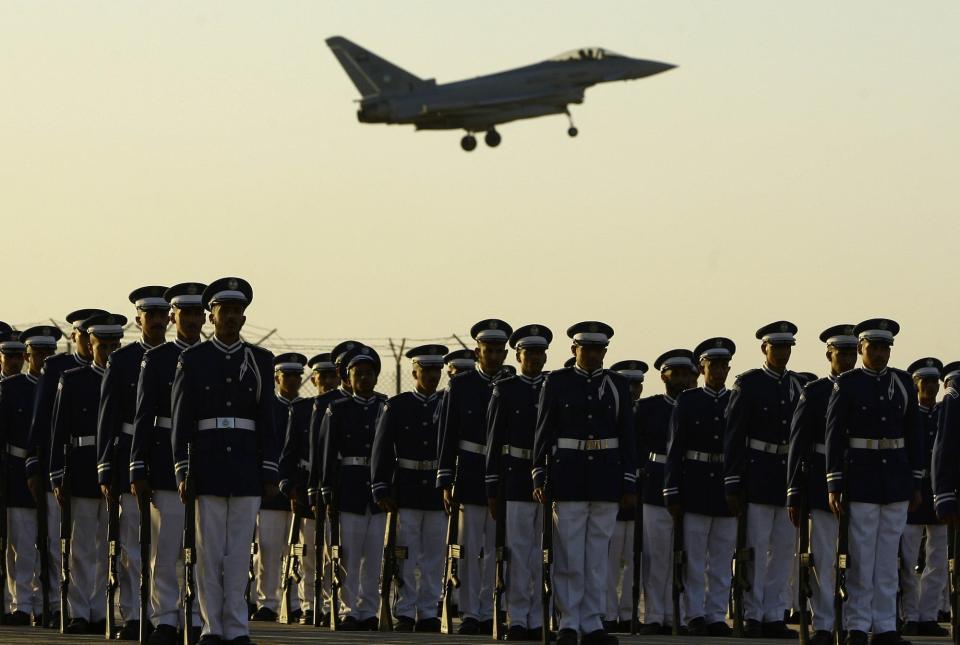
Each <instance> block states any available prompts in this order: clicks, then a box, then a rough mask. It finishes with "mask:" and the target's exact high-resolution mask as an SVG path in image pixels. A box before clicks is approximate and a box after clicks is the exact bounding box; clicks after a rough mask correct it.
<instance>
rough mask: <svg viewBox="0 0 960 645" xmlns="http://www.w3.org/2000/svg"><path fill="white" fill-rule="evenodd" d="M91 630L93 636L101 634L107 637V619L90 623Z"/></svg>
mask: <svg viewBox="0 0 960 645" xmlns="http://www.w3.org/2000/svg"><path fill="white" fill-rule="evenodd" d="M89 629H90V633H91V634H100V635H101V636H105V635H106V633H107V619H106V618H104V619H102V620H95V621H93V622H92V623H90V625H89ZM111 636H112V634H111Z"/></svg>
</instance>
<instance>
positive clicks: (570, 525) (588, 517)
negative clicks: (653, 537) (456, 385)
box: [553, 502, 617, 634]
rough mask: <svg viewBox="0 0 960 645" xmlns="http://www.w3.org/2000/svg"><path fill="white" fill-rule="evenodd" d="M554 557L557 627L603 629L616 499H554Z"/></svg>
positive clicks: (578, 629)
mask: <svg viewBox="0 0 960 645" xmlns="http://www.w3.org/2000/svg"><path fill="white" fill-rule="evenodd" d="M553 519H554V526H555V530H554V538H555V542H556V544H555V546H556V547H557V548H556V559H555V563H554V567H553V584H554V588H555V593H554V601H555V603H556V606H557V610H558V611H559V613H560V629H573V630H576V631H580V632H583V633H584V634H589V633H590V632H595V631H597V630H599V629H603V610H604V604H605V602H604V600H605V594H606V588H607V574H608V571H607V566H608V563H609V555H608V550H609V548H610V536H611V535H613V529H614V526H615V525H616V523H617V503H616V502H557V503H556V505H555V506H554V509H553Z"/></svg>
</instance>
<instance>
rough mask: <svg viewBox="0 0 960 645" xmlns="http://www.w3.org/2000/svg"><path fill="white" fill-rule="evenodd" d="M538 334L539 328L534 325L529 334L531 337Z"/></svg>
mask: <svg viewBox="0 0 960 645" xmlns="http://www.w3.org/2000/svg"><path fill="white" fill-rule="evenodd" d="M539 333H540V328H539V327H537V326H536V325H534V326H533V327H531V328H530V334H531V335H533V336H536V335H538V334H539Z"/></svg>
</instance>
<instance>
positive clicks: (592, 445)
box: [583, 439, 601, 450]
mask: <svg viewBox="0 0 960 645" xmlns="http://www.w3.org/2000/svg"><path fill="white" fill-rule="evenodd" d="M600 446H601V443H600V439H586V440H585V441H584V442H583V449H584V450H600Z"/></svg>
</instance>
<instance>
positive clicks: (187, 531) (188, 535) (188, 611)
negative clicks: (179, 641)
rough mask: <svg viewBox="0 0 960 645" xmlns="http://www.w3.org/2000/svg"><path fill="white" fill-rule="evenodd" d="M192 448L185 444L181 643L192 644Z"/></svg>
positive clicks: (194, 489)
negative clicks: (185, 470) (185, 473)
mask: <svg viewBox="0 0 960 645" xmlns="http://www.w3.org/2000/svg"><path fill="white" fill-rule="evenodd" d="M193 468H194V456H193V449H192V446H191V445H190V444H187V476H186V479H185V480H184V489H185V491H186V494H185V495H184V497H185V500H184V518H183V519H184V522H183V583H184V584H183V643H184V645H194V643H195V641H194V640H193V632H194V628H193V605H194V603H195V602H196V595H197V591H196V581H195V580H194V568H195V567H196V564H197V507H196V503H197V487H196V473H195V472H194V469H193Z"/></svg>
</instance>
